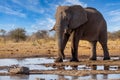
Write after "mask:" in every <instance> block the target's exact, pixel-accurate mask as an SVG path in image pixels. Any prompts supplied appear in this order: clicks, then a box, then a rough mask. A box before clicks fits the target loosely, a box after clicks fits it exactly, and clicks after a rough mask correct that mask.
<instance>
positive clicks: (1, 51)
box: [0, 40, 120, 58]
mask: <svg viewBox="0 0 120 80" xmlns="http://www.w3.org/2000/svg"><path fill="white" fill-rule="evenodd" d="M70 44H71V43H70V42H68V43H67V46H66V49H65V55H66V56H71V50H70ZM108 48H109V52H110V56H120V41H119V40H116V41H109V42H108ZM78 52H79V56H80V57H82V58H84V57H85V58H86V57H89V56H90V53H91V52H90V44H89V43H88V42H87V41H80V43H79V50H78ZM56 55H57V46H56V41H49V40H39V41H36V42H20V43H12V42H7V43H6V44H4V43H0V58H18V57H20V58H21V57H41V56H42V57H45V56H51V57H54V56H55V57H56ZM97 55H98V56H103V51H102V48H101V46H100V44H99V43H98V45H97Z"/></svg>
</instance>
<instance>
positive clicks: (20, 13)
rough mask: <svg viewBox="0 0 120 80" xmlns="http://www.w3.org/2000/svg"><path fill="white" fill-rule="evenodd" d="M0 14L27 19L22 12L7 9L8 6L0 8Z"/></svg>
mask: <svg viewBox="0 0 120 80" xmlns="http://www.w3.org/2000/svg"><path fill="white" fill-rule="evenodd" d="M0 12H2V13H5V14H10V15H16V16H19V17H26V15H25V14H24V13H22V12H20V11H17V10H13V9H12V8H9V7H6V6H0Z"/></svg>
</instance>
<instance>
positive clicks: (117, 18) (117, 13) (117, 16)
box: [108, 9, 120, 22]
mask: <svg viewBox="0 0 120 80" xmlns="http://www.w3.org/2000/svg"><path fill="white" fill-rule="evenodd" d="M108 14H109V16H111V21H112V22H120V9H117V10H113V11H110V12H109V13H108Z"/></svg>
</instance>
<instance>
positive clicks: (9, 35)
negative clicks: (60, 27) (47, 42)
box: [0, 28, 120, 42]
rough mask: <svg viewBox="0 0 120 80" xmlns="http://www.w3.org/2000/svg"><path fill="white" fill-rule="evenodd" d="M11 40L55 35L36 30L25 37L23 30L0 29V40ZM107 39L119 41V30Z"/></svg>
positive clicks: (51, 37)
mask: <svg viewBox="0 0 120 80" xmlns="http://www.w3.org/2000/svg"><path fill="white" fill-rule="evenodd" d="M1 38H2V39H3V40H4V41H5V42H6V40H12V41H14V42H20V41H26V40H27V41H35V40H39V39H55V34H54V35H53V36H50V35H49V31H47V30H38V31H36V32H34V33H32V34H31V35H27V33H26V30H25V29H23V28H16V29H13V30H11V31H9V32H7V31H5V30H4V29H0V39H1ZM108 39H111V40H115V39H120V30H118V31H115V32H108Z"/></svg>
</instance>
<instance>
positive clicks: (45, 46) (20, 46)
mask: <svg viewBox="0 0 120 80" xmlns="http://www.w3.org/2000/svg"><path fill="white" fill-rule="evenodd" d="M119 44H120V41H109V42H108V48H109V52H110V56H115V57H120V45H119ZM78 52H79V60H80V62H73V63H71V62H68V61H67V62H63V63H52V64H43V65H45V66H48V67H49V66H51V67H55V68H57V69H55V70H31V71H30V74H59V75H71V76H81V75H89V74H120V60H119V58H118V59H117V60H114V59H112V60H107V61H103V60H102V59H100V60H97V61H90V60H88V58H89V56H90V45H89V43H88V42H85V41H82V42H80V44H79V51H78ZM65 55H66V58H67V59H70V57H71V54H70V42H68V44H67V46H66V49H65ZM56 56H57V46H56V42H55V41H48V42H46V41H37V42H21V43H11V42H10V43H6V44H0V58H26V57H27V58H29V57H56ZM97 56H103V51H102V48H101V46H100V45H99V44H98V45H97ZM36 65H39V64H36ZM79 65H86V66H89V67H90V70H86V69H83V70H77V66H79ZM97 65H102V66H104V69H103V70H97V69H96V68H95V66H97ZM65 66H71V67H72V68H73V69H71V70H65V69H64V67H65ZM106 66H107V67H106ZM109 66H117V69H115V70H109ZM9 67H10V66H9ZM2 68H6V66H1V67H0V69H2ZM115 68H116V67H115ZM0 74H1V75H3V74H4V73H0Z"/></svg>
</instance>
